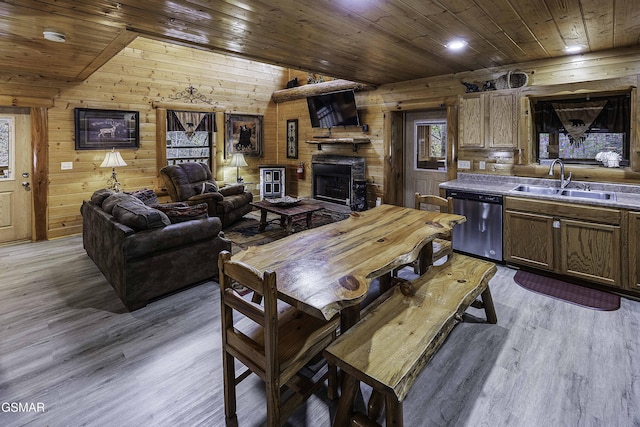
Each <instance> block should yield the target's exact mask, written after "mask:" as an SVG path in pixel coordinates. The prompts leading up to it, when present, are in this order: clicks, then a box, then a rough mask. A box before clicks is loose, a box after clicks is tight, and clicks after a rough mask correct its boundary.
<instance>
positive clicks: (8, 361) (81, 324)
mask: <svg viewBox="0 0 640 427" xmlns="http://www.w3.org/2000/svg"><path fill="white" fill-rule="evenodd" d="M513 275H514V271H513V270H510V269H508V268H505V267H500V268H499V270H498V274H497V275H496V277H494V279H493V280H492V282H491V289H492V292H493V296H494V301H495V304H496V311H497V314H498V324H497V325H488V324H484V323H477V322H475V321H474V320H477V319H474V317H473V316H475V315H477V316H478V317H481V315H482V312H480V311H475V310H474V311H472V312H471V314H472V316H467V317H468V319H467V320H469V321H468V322H465V323H462V324H460V325H458V326H457V327H456V328H455V329H454V331H453V332H452V334H451V335H450V337H449V339H448V340H447V342H445V344H444V345H443V347H442V349H441V351H440V352H439V353H437V354H436V356H435V358H434V359H433V360H432V361H431V363H430V364H429V365H428V366H427V368H426V369H425V370H424V371H423V372H422V374H421V376H420V377H419V378H418V380H417V382H416V383H415V385H414V387H413V389H412V392H411V393H410V394H409V396H408V398H407V400H405V405H404V407H405V425H407V426H549V427H551V426H634V425H635V426H638V425H640V303H638V302H635V301H631V300H627V299H623V301H622V306H621V308H620V309H619V310H617V311H614V312H599V311H593V310H588V309H585V308H581V307H577V306H574V305H570V304H566V303H564V302H560V301H556V300H553V299H550V298H547V297H544V296H541V295H537V294H534V293H531V292H529V291H526V290H524V289H522V288H520V287H519V286H518V285H516V284H515V283H514V282H513ZM219 329H220V322H219V299H218V288H217V284H215V283H213V282H209V283H205V284H203V285H200V286H196V287H193V288H191V289H188V290H186V291H183V292H179V293H177V294H174V295H171V296H169V297H167V298H163V299H161V300H158V301H156V302H153V303H151V304H150V305H149V306H147V307H145V308H143V309H141V310H138V311H136V312H133V313H129V312H127V311H126V310H125V308H124V306H123V305H122V304H121V303H120V301H119V299H118V298H117V297H116V295H115V293H114V291H113V289H112V288H111V286H109V285H108V284H107V283H106V281H105V279H104V278H103V276H102V275H101V274H100V272H99V271H98V269H97V268H96V267H95V265H94V264H93V262H92V261H91V260H90V259H89V258H88V257H87V256H86V253H85V252H84V250H83V248H82V241H81V238H80V237H71V238H65V239H60V240H55V241H50V242H42V243H26V244H19V245H13V246H4V247H0V402H2V407H1V408H0V425H2V426H22V425H33V426H45V425H48V426H81V425H83V426H84V425H86V426H219V425H223V424H224V417H223V409H222V408H223V401H222V375H221V352H220V331H219ZM239 393H240V395H239V408H240V411H239V421H240V425H241V426H259V425H263V424H264V419H265V409H264V393H263V390H262V388H261V383H260V382H259V381H257V380H256V379H254V378H249V379H248V380H246V381H245V382H244V383H242V384H241V385H240V386H239ZM363 393H364V395H365V397H366V396H367V394H368V391H367V390H364V391H363ZM5 402H6V403H5ZM12 402H15V403H21V404H33V405H32V406H31V407H30V408H31V409H33V410H38V409H40V410H41V409H42V408H44V410H43V411H42V410H41V411H40V412H22V413H18V412H9V411H8V410H10V409H11V406H10V405H8V404H7V403H12ZM38 405H41V406H38ZM334 410H335V403H334V402H331V401H328V400H327V399H326V396H325V395H324V394H322V395H318V396H313V397H312V399H311V400H310V401H309V402H308V403H307V404H306V405H305V406H303V407H301V408H300V409H299V410H298V412H297V413H296V414H295V416H294V417H293V418H292V419H291V421H290V425H293V426H330V425H331V421H330V420H331V418H332V416H333V412H334Z"/></svg>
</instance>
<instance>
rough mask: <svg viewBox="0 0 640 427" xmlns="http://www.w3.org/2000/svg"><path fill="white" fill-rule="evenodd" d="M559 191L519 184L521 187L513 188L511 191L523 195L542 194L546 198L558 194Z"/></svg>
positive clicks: (557, 189)
mask: <svg viewBox="0 0 640 427" xmlns="http://www.w3.org/2000/svg"><path fill="white" fill-rule="evenodd" d="M559 190H560V189H559V188H553V187H541V186H537V185H525V184H521V185H518V186H517V187H516V188H514V189H513V190H511V191H521V192H523V193H531V194H544V195H548V196H554V195H556V194H558V191H559Z"/></svg>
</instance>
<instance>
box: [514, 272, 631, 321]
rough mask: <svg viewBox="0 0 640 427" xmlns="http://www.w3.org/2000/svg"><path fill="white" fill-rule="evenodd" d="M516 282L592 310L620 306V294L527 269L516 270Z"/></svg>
mask: <svg viewBox="0 0 640 427" xmlns="http://www.w3.org/2000/svg"><path fill="white" fill-rule="evenodd" d="M514 280H515V281H516V283H517V284H518V285H520V286H522V287H523V288H525V289H528V290H530V291H533V292H537V293H539V294H543V295H547V296H550V297H552V298H556V299H559V300H562V301H566V302H569V303H571V304H576V305H579V306H582V307H587V308H591V309H593V310H603V311H614V310H617V309H619V308H620V296H618V295H615V294H611V293H609V292H604V291H600V290H597V289H591V288H588V287H586V286H580V285H575V284H573V283H568V282H565V281H562V280H558V279H553V278H551V277H546V276H541V275H539V274H534V273H530V272H528V271H522V270H520V271H518V272H517V273H516V275H515V277H514Z"/></svg>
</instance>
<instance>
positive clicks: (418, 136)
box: [404, 110, 447, 207]
mask: <svg viewBox="0 0 640 427" xmlns="http://www.w3.org/2000/svg"><path fill="white" fill-rule="evenodd" d="M405 153H406V156H405V165H404V170H405V189H404V206H407V207H413V205H414V195H415V193H420V194H434V195H438V194H439V185H440V183H442V182H445V181H446V180H447V169H446V168H447V158H446V157H447V112H446V110H433V111H421V112H410V113H407V115H406V118H405Z"/></svg>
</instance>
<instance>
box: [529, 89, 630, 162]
mask: <svg viewBox="0 0 640 427" xmlns="http://www.w3.org/2000/svg"><path fill="white" fill-rule="evenodd" d="M630 98H631V97H630V93H629V92H625V93H618V94H613V95H611V94H609V95H606V96H604V95H602V96H596V95H591V96H586V97H585V95H584V94H583V95H581V97H563V98H560V97H554V98H544V99H542V98H538V99H534V98H532V110H533V112H534V132H535V138H536V156H537V160H538V161H539V162H540V163H541V164H545V163H547V162H548V161H550V160H552V159H555V158H561V159H562V160H563V161H564V162H565V163H572V164H584V165H594V166H595V165H598V166H599V165H600V163H599V162H598V161H596V160H595V157H596V155H597V154H598V153H599V152H607V151H613V152H615V153H618V154H620V155H621V156H622V161H621V162H620V165H621V166H627V165H629V153H630V149H629V144H630V123H631V99H630ZM582 131H584V133H582ZM576 134H577V135H578V136H577V137H574V136H575V135H576Z"/></svg>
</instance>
